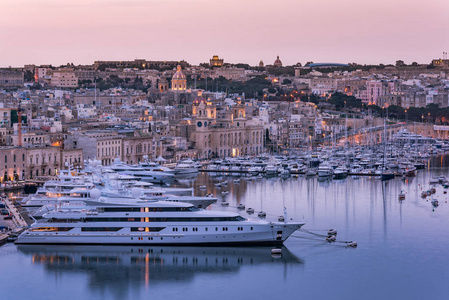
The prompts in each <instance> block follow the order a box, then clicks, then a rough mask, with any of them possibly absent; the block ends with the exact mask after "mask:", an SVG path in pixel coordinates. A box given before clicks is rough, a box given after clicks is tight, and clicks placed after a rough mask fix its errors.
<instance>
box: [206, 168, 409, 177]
mask: <svg viewBox="0 0 449 300" xmlns="http://www.w3.org/2000/svg"><path fill="white" fill-rule="evenodd" d="M199 172H200V173H201V172H204V173H222V174H224V173H229V174H241V175H245V174H250V172H248V171H246V170H241V171H239V170H207V169H200V170H199ZM258 174H265V171H260V172H258ZM305 174H306V173H305V172H295V171H290V175H305ZM394 175H395V177H398V176H402V174H397V173H395V174H394ZM273 176H279V174H277V175H273ZM348 176H367V177H369V176H380V174H375V173H351V172H349V173H348Z"/></svg>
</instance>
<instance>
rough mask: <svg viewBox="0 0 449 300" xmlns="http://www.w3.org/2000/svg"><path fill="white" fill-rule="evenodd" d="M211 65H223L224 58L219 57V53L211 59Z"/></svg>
mask: <svg viewBox="0 0 449 300" xmlns="http://www.w3.org/2000/svg"><path fill="white" fill-rule="evenodd" d="M209 65H210V66H211V67H222V66H223V58H219V57H218V55H214V56H213V57H212V59H211V60H210V61H209Z"/></svg>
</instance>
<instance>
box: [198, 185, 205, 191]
mask: <svg viewBox="0 0 449 300" xmlns="http://www.w3.org/2000/svg"><path fill="white" fill-rule="evenodd" d="M198 188H199V189H200V190H205V189H206V186H205V185H200V186H199V187H198Z"/></svg>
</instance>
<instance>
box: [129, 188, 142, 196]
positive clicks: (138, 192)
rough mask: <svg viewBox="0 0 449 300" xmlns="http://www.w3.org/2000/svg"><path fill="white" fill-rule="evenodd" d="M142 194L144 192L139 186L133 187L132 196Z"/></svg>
mask: <svg viewBox="0 0 449 300" xmlns="http://www.w3.org/2000/svg"><path fill="white" fill-rule="evenodd" d="M141 194H142V189H140V188H138V187H134V188H132V189H131V196H133V197H134V198H139V197H140V195H141Z"/></svg>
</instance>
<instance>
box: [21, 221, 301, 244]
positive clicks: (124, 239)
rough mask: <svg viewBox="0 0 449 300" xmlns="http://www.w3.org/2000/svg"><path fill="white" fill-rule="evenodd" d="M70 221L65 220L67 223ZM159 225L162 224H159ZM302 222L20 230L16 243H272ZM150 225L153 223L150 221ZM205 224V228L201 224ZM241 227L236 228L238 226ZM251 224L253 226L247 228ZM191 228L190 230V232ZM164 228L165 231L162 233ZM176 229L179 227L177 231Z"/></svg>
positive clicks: (286, 236)
mask: <svg viewBox="0 0 449 300" xmlns="http://www.w3.org/2000/svg"><path fill="white" fill-rule="evenodd" d="M70 225H72V226H74V224H69V223H68V224H67V226H70ZM160 225H161V226H162V224H160ZM303 225H304V223H299V222H298V223H281V222H276V223H274V222H272V223H267V224H261V225H258V224H232V225H230V224H220V225H213V224H211V225H201V226H195V225H193V227H195V228H198V231H193V230H192V225H191V224H189V225H186V224H178V225H175V226H173V225H170V226H167V227H166V228H165V229H164V230H163V231H161V232H158V233H154V232H138V233H137V232H136V233H134V232H133V233H119V232H114V233H85V232H81V227H75V228H77V229H78V230H74V231H70V232H67V233H64V232H45V233H41V232H33V231H30V230H27V231H25V232H24V233H22V234H21V235H20V236H19V238H18V239H17V240H16V244H66V245H178V246H182V245H185V246H188V245H203V246H216V245H220V246H223V245H230V246H231V245H232V246H236V245H245V246H248V245H254V246H255V245H273V244H282V243H283V242H284V241H285V240H286V239H287V238H288V237H289V236H290V235H291V234H292V233H293V232H295V231H296V230H298V229H299V228H301V226H303ZM153 226H157V225H156V224H154V225H153ZM173 227H177V228H178V229H181V228H184V227H185V228H188V227H190V230H188V233H177V232H175V233H170V232H173ZM206 227H208V231H206V230H205V228H206ZM242 227H243V230H241V231H240V230H238V228H242ZM251 228H253V229H252V230H251ZM192 231H193V232H192ZM164 232H167V233H164ZM178 232H179V231H178Z"/></svg>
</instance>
